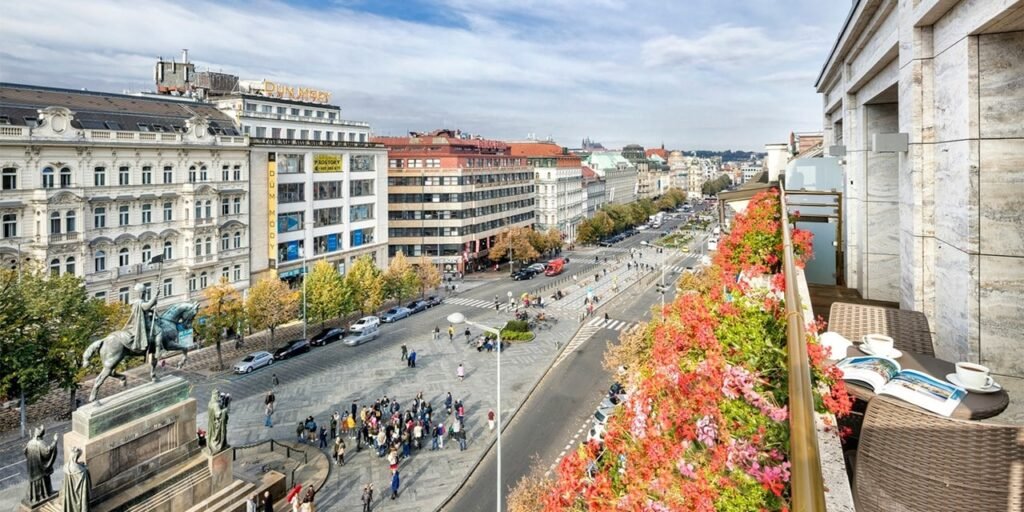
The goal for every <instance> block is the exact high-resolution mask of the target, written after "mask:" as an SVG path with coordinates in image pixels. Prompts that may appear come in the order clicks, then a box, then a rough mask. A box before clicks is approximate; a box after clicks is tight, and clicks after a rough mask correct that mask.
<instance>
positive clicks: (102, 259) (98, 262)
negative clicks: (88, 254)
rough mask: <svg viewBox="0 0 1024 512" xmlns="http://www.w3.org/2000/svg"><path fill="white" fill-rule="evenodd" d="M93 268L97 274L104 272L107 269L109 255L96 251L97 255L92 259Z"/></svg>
mask: <svg viewBox="0 0 1024 512" xmlns="http://www.w3.org/2000/svg"><path fill="white" fill-rule="evenodd" d="M92 266H93V269H94V270H95V271H96V272H103V271H104V270H106V269H107V253H106V252H103V251H96V254H95V255H93V257H92Z"/></svg>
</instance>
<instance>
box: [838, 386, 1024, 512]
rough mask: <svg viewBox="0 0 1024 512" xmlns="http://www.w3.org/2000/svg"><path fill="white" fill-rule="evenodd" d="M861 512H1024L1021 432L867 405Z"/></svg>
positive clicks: (896, 403) (886, 401)
mask: <svg viewBox="0 0 1024 512" xmlns="http://www.w3.org/2000/svg"><path fill="white" fill-rule="evenodd" d="M854 474H855V476H854V482H853V485H854V496H855V501H856V503H857V511H858V512H875V511H908V512H909V511H914V512H929V511H943V512H945V511H949V510H971V511H981V512H986V511H992V512H996V511H998V512H1009V511H1020V510H1024V427H1016V426H1003V425H993V424H989V423H979V422H976V421H963V420H956V419H951V418H944V417H941V416H937V415H935V414H931V413H928V412H924V411H921V410H919V409H916V408H913V407H911V406H909V405H908V404H906V403H904V402H902V401H900V400H898V399H894V398H890V397H886V396H882V395H880V396H877V397H875V398H872V399H871V401H870V402H869V403H868V410H867V413H866V415H865V418H864V427H863V430H862V431H861V437H860V446H859V448H858V450H857V455H856V464H855V468H854Z"/></svg>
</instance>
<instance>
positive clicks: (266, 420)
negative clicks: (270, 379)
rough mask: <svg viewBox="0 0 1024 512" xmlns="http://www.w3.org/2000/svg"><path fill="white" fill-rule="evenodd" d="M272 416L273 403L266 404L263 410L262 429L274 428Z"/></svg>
mask: <svg viewBox="0 0 1024 512" xmlns="http://www.w3.org/2000/svg"><path fill="white" fill-rule="evenodd" d="M273 414H274V402H270V403H268V404H267V405H266V408H265V409H264V410H263V426H264V427H268V428H269V427H273V426H274V421H273V419H272V418H271V416H273Z"/></svg>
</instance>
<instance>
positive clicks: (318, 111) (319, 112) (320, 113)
mask: <svg viewBox="0 0 1024 512" xmlns="http://www.w3.org/2000/svg"><path fill="white" fill-rule="evenodd" d="M316 116H317V117H319V118H323V117H324V111H323V110H317V111H316Z"/></svg>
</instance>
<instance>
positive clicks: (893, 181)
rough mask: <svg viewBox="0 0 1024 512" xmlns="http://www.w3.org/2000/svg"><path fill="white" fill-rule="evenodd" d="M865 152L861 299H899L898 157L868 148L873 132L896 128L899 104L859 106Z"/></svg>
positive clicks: (877, 132)
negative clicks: (862, 288) (863, 270)
mask: <svg viewBox="0 0 1024 512" xmlns="http://www.w3.org/2000/svg"><path fill="white" fill-rule="evenodd" d="M863 118H864V132H863V133H864V142H865V146H866V148H867V149H869V151H868V152H867V153H866V154H865V165H866V172H865V181H864V191H863V193H864V219H865V221H866V222H865V223H864V232H863V235H862V236H861V240H862V243H863V244H864V250H863V254H864V256H865V258H864V265H865V273H866V275H865V287H864V290H863V291H862V293H863V295H864V297H865V298H869V299H874V300H885V301H893V302H896V301H899V286H900V282H899V280H898V279H897V278H896V277H897V276H898V275H899V270H900V253H899V222H898V219H899V180H898V177H899V156H898V155H897V154H896V153H876V152H874V151H870V148H871V141H872V137H873V136H874V135H875V134H882V133H896V132H898V131H899V105H898V104H896V103H882V104H868V105H864V106H863Z"/></svg>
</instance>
